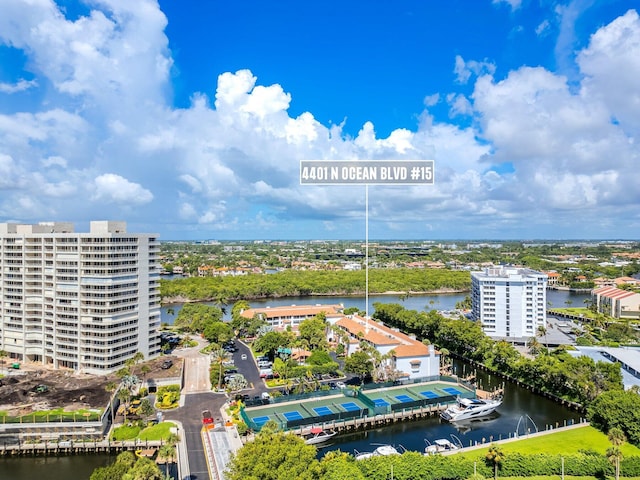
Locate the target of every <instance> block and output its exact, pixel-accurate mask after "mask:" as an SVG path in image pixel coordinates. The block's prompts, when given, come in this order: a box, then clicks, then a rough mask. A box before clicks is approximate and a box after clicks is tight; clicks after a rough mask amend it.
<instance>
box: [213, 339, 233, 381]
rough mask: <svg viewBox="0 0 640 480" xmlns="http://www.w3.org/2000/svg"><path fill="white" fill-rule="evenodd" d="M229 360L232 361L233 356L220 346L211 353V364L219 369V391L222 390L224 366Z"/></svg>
mask: <svg viewBox="0 0 640 480" xmlns="http://www.w3.org/2000/svg"><path fill="white" fill-rule="evenodd" d="M229 360H231V354H230V353H229V352H227V351H226V350H225V349H224V348H222V347H221V346H218V347H216V348H215V349H213V350H212V351H211V364H212V366H213V367H215V368H216V369H217V373H218V390H220V389H221V388H222V372H223V371H224V364H225V363H226V362H228V361H229Z"/></svg>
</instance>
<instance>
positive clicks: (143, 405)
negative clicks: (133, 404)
mask: <svg viewBox="0 0 640 480" xmlns="http://www.w3.org/2000/svg"><path fill="white" fill-rule="evenodd" d="M154 412H155V409H154V408H153V405H151V402H150V401H149V399H148V398H144V399H142V401H141V402H140V416H142V417H148V416H150V415H152V414H153V413H154Z"/></svg>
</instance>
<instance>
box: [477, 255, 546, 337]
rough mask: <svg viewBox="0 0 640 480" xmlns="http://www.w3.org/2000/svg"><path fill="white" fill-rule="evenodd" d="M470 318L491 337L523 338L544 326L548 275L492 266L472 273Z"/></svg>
mask: <svg viewBox="0 0 640 480" xmlns="http://www.w3.org/2000/svg"><path fill="white" fill-rule="evenodd" d="M471 300H472V310H471V314H472V318H473V319H474V320H476V321H479V322H480V323H481V324H482V329H483V330H484V332H485V333H486V334H487V335H489V336H490V337H498V338H512V339H514V340H516V339H524V338H529V337H535V336H536V334H537V333H538V329H539V328H540V327H544V328H546V325H547V317H546V305H547V275H545V274H544V273H540V272H536V271H534V270H530V269H526V268H514V267H494V268H487V269H485V270H483V271H481V272H472V273H471Z"/></svg>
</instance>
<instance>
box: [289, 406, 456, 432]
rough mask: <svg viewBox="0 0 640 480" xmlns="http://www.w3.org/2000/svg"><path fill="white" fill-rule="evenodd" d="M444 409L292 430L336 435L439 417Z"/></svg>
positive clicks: (414, 410)
mask: <svg viewBox="0 0 640 480" xmlns="http://www.w3.org/2000/svg"><path fill="white" fill-rule="evenodd" d="M445 408H447V405H441V404H437V405H430V406H425V407H414V408H411V409H405V410H399V411H396V412H391V413H384V414H380V415H373V416H365V417H359V418H351V419H349V420H332V421H330V422H322V423H317V424H314V425H305V426H304V427H301V428H299V429H296V430H294V432H295V433H296V434H298V435H305V434H307V433H309V432H310V431H311V428H312V427H322V428H323V429H326V430H335V431H336V432H338V433H345V432H353V431H357V430H368V429H372V428H378V427H382V426H385V425H389V424H392V423H398V422H406V421H413V420H422V419H424V418H431V417H435V416H438V415H440V412H441V411H443V410H444V409H445Z"/></svg>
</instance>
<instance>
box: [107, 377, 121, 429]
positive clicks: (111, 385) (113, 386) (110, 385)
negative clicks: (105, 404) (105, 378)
mask: <svg viewBox="0 0 640 480" xmlns="http://www.w3.org/2000/svg"><path fill="white" fill-rule="evenodd" d="M104 389H105V390H106V391H107V392H109V406H110V407H111V426H112V427H113V422H114V420H113V404H114V400H115V399H114V398H113V392H115V391H116V390H117V389H118V384H117V383H116V382H109V383H107V384H106V385H105V386H104Z"/></svg>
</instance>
